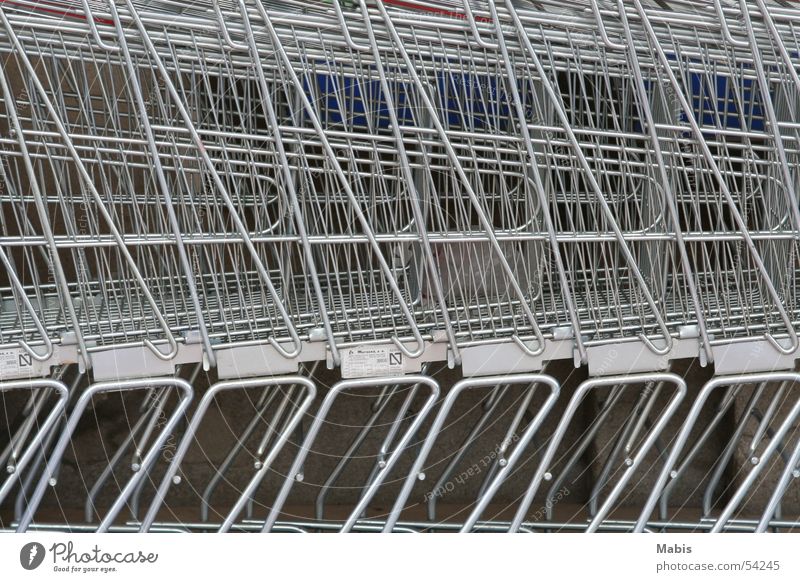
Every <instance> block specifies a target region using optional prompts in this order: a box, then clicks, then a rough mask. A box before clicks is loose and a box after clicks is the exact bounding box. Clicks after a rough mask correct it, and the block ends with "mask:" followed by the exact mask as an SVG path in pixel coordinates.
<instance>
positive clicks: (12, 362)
mask: <svg viewBox="0 0 800 582" xmlns="http://www.w3.org/2000/svg"><path fill="white" fill-rule="evenodd" d="M32 367H33V358H32V357H31V355H30V354H29V353H27V352H24V351H22V350H0V376H15V375H17V374H19V373H20V372H27V371H28V370H29V369H30V368H32Z"/></svg>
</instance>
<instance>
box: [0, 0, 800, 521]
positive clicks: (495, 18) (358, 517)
mask: <svg viewBox="0 0 800 582" xmlns="http://www.w3.org/2000/svg"><path fill="white" fill-rule="evenodd" d="M798 22H800V11H798V9H797V8H796V7H793V6H792V5H790V4H787V3H785V2H779V1H772V0H769V1H768V0H747V1H745V0H709V1H704V2H682V1H678V0H676V1H669V2H654V1H645V0H633V2H622V1H612V0H608V1H604V2H600V1H598V0H591V1H588V0H587V1H578V0H575V1H567V2H563V1H561V2H550V1H549V0H540V1H536V2H533V1H531V2H528V1H526V0H489V1H488V2H484V1H471V0H463V1H451V2H447V1H445V0H441V1H437V2H427V1H426V2H421V1H407V2H406V1H403V2H400V1H395V0H375V1H373V0H356V1H352V2H344V1H340V0H333V2H322V1H320V2H293V1H288V0H287V1H271V0H270V1H262V0H254V1H253V0H238V1H225V2H223V1H220V0H215V1H212V2H206V1H200V2H194V3H189V4H187V3H175V2H145V1H138V0H137V1H134V0H123V1H112V2H104V1H99V0H97V1H96V0H79V1H78V0H76V1H69V2H62V1H59V2H50V1H47V2H44V1H33V0H31V1H28V0H15V1H14V2H10V1H7V2H2V3H0V54H1V55H2V56H1V57H0V58H2V71H1V72H0V90H2V105H0V145H2V149H0V186H1V188H0V206H2V223H0V229H1V232H0V262H2V268H1V269H0V286H1V289H0V293H2V297H0V300H2V303H0V307H1V308H2V310H1V311H0V379H2V384H0V388H3V389H4V390H3V394H5V393H6V391H7V392H8V394H9V398H8V400H7V401H4V403H5V404H4V405H5V407H6V409H7V410H9V411H10V412H8V413H7V415H6V416H7V418H8V421H7V422H6V425H7V431H6V433H7V439H6V441H4V442H5V443H6V446H5V452H4V453H3V459H4V461H5V462H7V466H8V468H9V472H8V475H9V476H8V478H7V479H6V480H5V481H4V483H3V485H2V489H0V500H2V501H3V503H4V507H5V506H6V505H7V506H8V507H9V509H8V513H9V515H10V517H9V518H8V519H10V521H8V523H10V524H11V525H9V526H8V527H14V528H16V529H19V530H25V529H28V528H30V527H38V526H41V527H48V526H50V527H56V525H55V524H54V523H51V521H52V520H50V521H48V519H47V518H46V517H41V518H39V517H37V516H38V515H43V513H42V511H43V510H42V509H41V507H42V501H43V499H44V500H46V499H48V498H49V497H48V496H52V495H53V494H54V493H53V491H51V490H54V489H56V488H57V486H58V484H59V482H62V484H63V482H64V481H65V480H66V481H67V482H69V478H68V477H67V476H64V477H63V479H62V478H61V475H62V474H63V473H64V472H65V471H66V472H68V474H69V475H71V474H72V473H70V467H73V466H78V467H79V468H80V467H82V465H81V463H80V462H78V461H77V460H76V459H72V458H68V456H69V449H70V445H71V447H72V448H73V449H74V448H75V443H76V442H79V441H80V435H81V430H82V429H81V427H83V426H85V423H86V420H85V418H86V417H87V416H89V412H90V411H94V417H95V419H97V423H96V424H97V429H98V431H99V432H100V434H101V437H102V436H103V435H105V437H104V438H106V437H108V434H107V433H104V432H103V431H104V430H106V429H109V428H110V427H116V428H115V429H114V430H115V431H116V432H114V434H115V435H116V434H117V433H118V432H121V433H122V434H123V435H124V437H121V438H120V439H115V440H114V442H113V445H112V446H111V447H110V450H108V451H106V446H105V445H104V446H103V447H102V448H103V451H104V454H103V457H102V458H100V459H95V460H94V461H93V462H92V463H93V464H92V469H91V470H90V471H89V473H92V471H94V473H96V474H94V473H92V475H91V477H90V478H89V480H88V481H87V480H86V479H84V478H83V477H81V480H80V481H76V482H75V483H72V484H71V485H70V487H69V488H71V489H72V490H74V489H76V488H77V489H81V493H82V497H81V499H80V503H79V505H80V506H81V508H82V509H83V511H82V512H81V513H82V515H81V519H77V518H74V517H73V516H71V515H67V514H66V513H64V511H62V512H61V513H62V515H59V516H58V517H61V518H63V519H62V521H64V524H65V525H62V526H61V527H71V528H77V527H78V525H77V522H78V521H81V520H83V521H86V522H88V524H89V525H86V526H85V527H87V528H90V529H98V528H99V529H101V530H108V529H112V528H122V529H126V528H127V529H155V528H165V529H169V528H173V529H174V528H175V527H178V528H182V529H197V528H199V529H213V528H217V529H222V530H231V529H245V530H257V531H261V530H264V531H266V530H280V529H281V528H284V529H302V530H305V529H344V530H353V531H373V530H383V531H393V530H400V531H403V530H408V529H411V530H420V529H434V530H435V529H445V530H448V529H460V530H463V531H472V530H486V531H495V530H497V531H504V530H508V529H511V530H515V531H516V530H531V529H545V530H558V529H571V528H577V529H583V530H586V531H596V530H598V529H612V530H614V529H618V530H636V529H638V530H642V529H645V528H650V529H658V528H665V529H670V528H674V529H700V530H712V529H713V530H748V529H749V530H754V529H759V528H760V529H767V528H773V529H790V528H793V527H795V526H794V521H792V518H788V517H786V516H784V513H787V512H789V513H790V512H791V511H792V509H791V508H792V507H794V505H792V504H793V503H795V502H794V501H792V500H793V498H792V495H793V494H794V493H793V492H794V488H793V487H792V483H793V480H794V479H796V477H797V474H798V472H797V468H798V461H800V457H799V455H800V446H799V445H798V443H799V442H800V440H798V439H797V438H796V437H797V435H795V428H794V427H795V426H796V424H797V422H796V421H797V418H796V417H797V416H798V413H797V411H795V402H800V401H798V399H797V397H796V390H797V389H796V388H795V387H794V383H795V376H794V375H793V374H794V371H795V360H796V358H797V357H798V355H799V353H800V352H798V350H800V339H798V334H797V316H798V313H797V312H798V299H797V289H796V286H797V269H798V261H800V258H799V257H798V250H799V249H798V246H797V245H798V237H800V209H799V208H798V196H797V189H798V188H799V187H800V176H799V175H798V173H799V170H798V168H800V118H799V116H800V73H799V72H798V64H799V63H800V56H798V55H800V40H799V39H800V36H798V32H797V28H796V27H797V23H798ZM689 361H690V362H693V363H692V364H691V365H689V367H688V368H687V367H686V366H687V364H685V363H686V362H689ZM448 369H451V370H455V372H452V373H449V374H450V376H447V374H448V373H447V372H446V370H448ZM443 374H444V375H445V376H447V378H448V379H443V376H442V375H443ZM452 374H457V380H458V382H457V383H456V384H455V385H454V386H450V385H451V384H452V383H453V381H452ZM581 374H583V376H580V375H581ZM704 374H705V375H704ZM712 376H713V377H712ZM209 378H211V380H210V382H211V383H212V384H213V386H211V387H210V388H209V389H208V390H207V391H205V393H204V394H203V395H202V397H200V395H199V394H197V395H196V394H195V392H199V391H200V390H199V388H201V387H202V386H205V384H208V383H209V380H208V379H209ZM328 378H332V380H331V383H334V385H333V386H332V387H331V388H330V389H329V390H328V391H327V392H323V391H322V388H323V386H324V385H325V383H326V382H328V380H327V379H328ZM576 378H579V379H580V380H582V382H579V384H580V385H579V386H578V387H577V388H576V389H575V390H574V392H572V391H571V390H564V389H563V387H565V386H567V385H569V386H571V385H572V384H570V382H574V381H575V379H576ZM337 380H338V382H337ZM204 382H205V384H204ZM704 383H705V387H704V388H703V390H700V391H698V390H696V389H694V388H696V387H697V386H698V385H700V384H704ZM234 394H238V395H239V396H242V395H246V396H242V397H244V398H246V403H247V408H248V411H249V412H248V414H249V416H247V415H245V416H241V415H240V416H239V417H237V418H236V419H235V420H231V421H230V423H229V424H227V425H226V430H229V431H230V432H231V433H232V434H234V435H235V443H234V444H233V445H231V446H230V447H229V448H227V449H225V450H224V451H222V454H221V457H220V459H217V460H211V459H209V458H208V455H205V457H206V461H210V463H211V464H210V466H207V467H206V474H200V473H202V471H200V469H199V468H197V467H196V466H195V465H197V464H199V463H195V464H193V463H191V462H189V459H191V458H192V450H193V449H197V448H201V449H203V448H204V447H205V449H206V450H208V449H209V446H210V445H202V444H201V443H200V440H201V437H203V436H204V435H205V437H206V438H207V437H208V436H209V435H211V436H213V435H214V433H213V429H210V428H209V427H208V423H209V422H211V420H212V419H211V418H210V417H211V416H213V414H212V412H213V410H214V408H213V407H212V404H213V403H214V402H216V400H217V399H220V400H221V399H223V398H226V397H229V396H232V395H234ZM15 398H16V399H15ZM108 398H119V399H120V402H122V403H123V407H124V408H123V409H124V414H123V415H122V416H119V415H117V416H114V414H113V412H109V418H102V417H99V416H98V413H97V410H98V404H97V402H98V401H102V400H103V399H108ZM470 398H472V399H473V400H474V399H478V400H480V406H477V405H476V406H472V407H471V408H469V411H470V413H469V414H467V413H466V412H459V411H460V410H461V408H460V407H463V406H466V404H464V403H465V402H467V401H469V399H470ZM353 399H354V400H353ZM351 400H352V401H353V402H355V403H356V404H352V403H351V404H345V403H346V402H348V403H349V402H351ZM195 401H197V402H195ZM366 401H369V405H368V407H367V408H366V409H364V410H361V409H360V408H359V406H362V407H363V406H364V403H365V402H366ZM126 403H127V404H126ZM339 408H344V409H345V410H350V411H351V412H350V413H352V414H362V415H363V418H360V420H359V422H361V423H363V424H362V425H361V428H360V430H359V431H357V433H356V434H349V433H348V432H347V431H346V430H344V429H342V430H341V431H340V432H338V433H337V432H336V430H335V429H334V430H333V432H332V433H331V434H326V432H325V431H326V430H327V429H330V428H331V427H335V426H338V425H337V422H339V421H337V420H336V418H337V417H336V410H337V409H339ZM358 410H361V412H357V411H358ZM14 414H16V416H15V417H14ZM470 414H471V416H470ZM82 419H84V420H82ZM226 422H227V421H226ZM459 422H460V423H461V424H463V425H464V427H462V428H464V430H465V431H466V432H465V434H464V435H461V436H460V437H459V436H453V432H452V431H454V430H456V429H455V428H453V427H454V426H456V425H457V424H459ZM342 426H343V425H342ZM495 431H499V433H498V435H499V436H498V435H495V436H492V435H494V433H495ZM455 434H456V435H458V434H460V433H458V432H457V430H456V433H455ZM462 437H463V438H462ZM376 438H377V440H378V441H380V442H377V441H375V439H376ZM481 439H483V440H481ZM486 439H494V441H493V442H490V443H489V446H488V450H489V454H486V452H485V449H486V447H487V443H486V442H485V441H486ZM101 440H102V439H101ZM251 441H252V442H251ZM376 442H377V444H376ZM330 443H341V444H343V445H344V446H343V447H342V450H340V451H338V452H336V453H334V452H331V453H330V454H326V455H322V456H324V457H328V458H333V457H334V456H335V457H336V458H337V459H338V461H337V462H336V463H334V464H332V465H331V466H330V467H327V465H325V462H324V460H323V461H321V460H320V459H318V458H316V457H315V454H316V453H319V451H320V450H321V447H324V446H327V445H328V444H330ZM373 445H374V449H375V450H371V449H370V447H373ZM715 447H716V448H715ZM78 448H80V447H78ZM87 449H88V447H87ZM717 449H718V450H717ZM795 449H797V450H795ZM365 450H366V451H367V452H364V451H365ZM165 451H168V452H169V454H166V453H165ZM706 451H715V452H716V453H717V454H715V455H712V456H713V458H710V459H707V458H705V456H704V455H703V454H701V453H704V452H706ZM437 455H438V456H437ZM706 456H707V455H706ZM250 457H252V458H253V459H255V461H254V463H253V464H252V467H251V469H248V471H246V476H247V479H245V481H244V482H243V483H242V484H241V485H240V486H237V488H236V491H237V493H236V495H234V496H233V498H232V499H231V503H230V504H229V506H228V507H226V508H225V510H224V511H216V512H215V514H216V515H217V517H218V519H216V521H215V519H213V516H209V511H210V507H211V505H212V500H213V498H214V495H215V491H216V490H217V489H218V488H220V487H222V488H224V485H225V484H229V483H228V482H229V477H230V476H231V475H233V474H235V473H236V471H237V470H238V471H239V474H242V471H243V470H242V469H241V468H240V461H241V459H242V458H250ZM472 457H477V461H475V460H473V461H472V464H471V465H470V459H471V458H472ZM364 458H368V459H369V460H368V461H364V462H362V460H363V459H364ZM237 459H238V460H237ZM66 460H69V461H70V462H69V463H66V464H65V461H66ZM360 462H362V464H363V463H366V465H365V467H364V468H363V472H364V475H361V476H360V477H359V481H358V482H359V485H358V486H352V485H349V486H347V487H344V488H343V487H342V486H341V483H342V482H343V480H344V479H345V476H346V475H347V474H348V471H349V472H350V473H352V472H353V468H354V466H360V465H359V463H360ZM237 463H239V464H237ZM206 464H207V465H208V463H206ZM465 464H466V466H467V467H469V469H470V470H471V471H467V477H464V476H463V475H464V469H463V467H462V466H464V465H465ZM706 465H708V466H706ZM319 466H325V468H324V470H322V469H319ZM359 470H361V469H359ZM79 472H80V473H81V475H83V472H82V471H79ZM193 472H194V473H193ZM319 472H321V473H322V474H323V475H322V476H321V477H316V476H315V477H314V478H315V479H317V481H318V482H314V483H309V482H308V480H307V479H305V476H306V473H308V475H309V476H311V475H317V474H318V473H319ZM355 472H356V473H358V471H355ZM195 473H197V474H195ZM190 474H191V475H193V476H194V477H195V478H194V479H192V478H190V477H191V475H190ZM456 479H457V480H458V481H459V487H456V485H454V480H456ZM198 480H199V481H198ZM184 481H190V482H192V483H193V484H194V483H197V482H200V481H202V485H201V486H199V487H200V489H198V490H197V495H196V500H195V501H196V502H197V505H199V506H200V512H199V514H200V517H198V518H196V519H195V518H192V520H188V521H187V519H185V518H184V517H181V516H179V515H178V513H176V512H175V511H172V510H170V509H169V508H170V507H173V506H175V503H176V502H174V498H175V496H176V492H175V489H180V488H181V487H183V489H184V490H186V489H187V487H186V486H185V485H186V484H185V483H184ZM695 481H697V482H698V483H701V484H700V485H698V484H697V483H695ZM111 483H119V486H118V490H114V491H111V492H109V491H108V489H109V484H111ZM220 483H222V485H220ZM299 483H303V485H298V484H299ZM571 483H579V484H578V485H569V484H571ZM681 483H683V484H681ZM692 485H695V486H694V487H693V486H692ZM303 487H305V488H306V489H304V491H305V493H302V492H299V491H298V489H303ZM515 487H516V489H515ZM570 487H572V489H570ZM426 488H427V489H426ZM112 489H113V488H112ZM191 489H192V490H194V485H193V486H192V487H191ZM455 489H458V490H459V491H458V492H457V494H454V495H451V496H449V497H450V499H457V500H458V503H460V504H464V505H465V507H466V508H467V509H462V510H458V511H457V512H456V515H457V516H460V517H459V518H458V519H445V518H443V517H441V515H442V511H441V509H442V508H441V507H440V508H439V510H437V505H439V506H442V505H445V502H446V501H447V500H448V495H447V494H449V493H451V492H452V491H453V490H455ZM311 490H313V491H311ZM343 490H344V493H343ZM421 490H426V491H424V492H423V495H427V497H426V498H425V503H424V504H419V503H413V500H414V499H416V497H415V496H417V495H418V491H421ZM573 490H574V491H575V493H567V494H565V493H564V492H565V491H573ZM259 491H261V492H263V491H266V492H267V493H268V497H269V499H268V500H267V501H264V500H262V501H257V493H258V492H259ZM12 492H13V494H12ZM347 492H349V493H350V494H351V498H347V495H346V493H347ZM732 492H733V493H732ZM104 495H105V497H104ZM304 495H305V497H304ZM337 495H338V496H339V497H341V498H342V499H345V498H347V499H345V501H347V502H348V503H350V506H348V509H347V511H346V512H344V513H343V514H342V515H341V516H338V513H337V517H336V518H335V519H334V518H333V517H329V518H326V515H328V514H329V513H330V511H327V513H326V504H327V505H328V506H331V505H336V504H332V503H331V502H330V500H329V498H330V497H337ZM170 496H172V497H170ZM681 496H682V497H681ZM79 497H80V496H79ZM678 497H681V499H683V498H685V499H686V500H687V501H676V499H677V498H678ZM701 497H702V499H700V498H701ZM762 497H763V498H764V499H763V501H764V503H762V504H761V505H763V507H759V508H755V509H754V507H753V506H754V505H758V502H759V501H760V500H762ZM695 498H696V503H695V502H694V501H693V500H695ZM170 499H173V502H172V503H170ZM293 499H300V500H301V502H302V503H306V504H309V505H313V511H312V513H313V515H312V516H307V517H303V518H302V519H300V518H298V519H294V518H293V517H292V515H293V514H292V513H291V511H290V510H289V508H290V507H293V505H292V500H293ZM309 500H311V501H309ZM784 500H785V503H783V505H784V506H785V507H784V506H782V505H781V504H782V502H783V501H784ZM298 503H300V502H298ZM540 504H541V506H542V509H541V510H537V507H538V505H540ZM44 505H47V503H45V504H44ZM254 505H259V506H261V505H265V506H266V507H267V508H268V510H266V509H265V510H263V511H261V513H258V512H257V511H256V509H255V508H254ZM422 505H424V506H425V510H424V511H423V512H422V513H421V514H420V515H416V514H415V513H414V510H412V509H409V507H411V506H422ZM795 505H796V503H795ZM140 506H141V507H140ZM375 506H381V507H384V508H385V511H383V512H382V513H380V512H379V513H377V514H375V513H373V514H370V510H374V507H375ZM568 506H569V507H568ZM784 509H785V511H784ZM556 510H558V511H556ZM336 511H337V512H339V513H341V512H342V509H341V507H339V506H338V505H337V509H336ZM125 512H129V513H130V514H131V515H130V520H129V521H126V518H125V517H124V515H125ZM556 514H558V515H556ZM532 516H533V518H532ZM83 518H85V519H83ZM193 520H194V521H193ZM197 520H199V521H197ZM37 523H38V524H39V525H38V526H37Z"/></svg>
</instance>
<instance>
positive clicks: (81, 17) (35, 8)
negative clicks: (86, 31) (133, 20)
mask: <svg viewBox="0 0 800 582" xmlns="http://www.w3.org/2000/svg"><path fill="white" fill-rule="evenodd" d="M39 3H40V4H41V3H46V2H43V0H39ZM0 4H13V5H14V6H21V7H23V8H30V9H31V10H33V11H35V12H46V13H48V14H55V15H57V16H62V17H66V18H74V19H76V20H86V15H85V14H80V13H77V12H68V11H66V10H60V9H55V8H44V7H42V6H39V5H38V4H37V5H35V6H31V5H30V4H23V3H22V2H14V0H0ZM47 4H49V3H47ZM53 5H54V4H51V6H53ZM55 6H57V5H55ZM94 21H95V22H96V23H98V24H107V25H109V26H111V25H113V24H114V21H113V20H109V19H108V18H95V19H94Z"/></svg>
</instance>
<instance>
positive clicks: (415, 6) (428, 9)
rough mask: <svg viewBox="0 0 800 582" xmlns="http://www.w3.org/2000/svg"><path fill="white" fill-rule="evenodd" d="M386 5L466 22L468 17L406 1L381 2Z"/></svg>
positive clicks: (461, 13) (483, 20)
mask: <svg viewBox="0 0 800 582" xmlns="http://www.w3.org/2000/svg"><path fill="white" fill-rule="evenodd" d="M381 1H382V2H383V3H384V4H391V5H392V6H400V7H401V8H409V9H411V10H420V11H422V12H431V13H433V14H441V15H442V16H449V17H451V18H459V19H461V20H466V18H467V15H466V14H464V13H463V12H456V11H454V10H447V9H445V8H439V7H437V6H425V5H422V4H413V3H411V2H405V1H404V0H381ZM475 20H477V21H478V22H491V19H489V18H486V17H485V16H475Z"/></svg>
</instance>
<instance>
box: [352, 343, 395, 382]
mask: <svg viewBox="0 0 800 582" xmlns="http://www.w3.org/2000/svg"><path fill="white" fill-rule="evenodd" d="M340 353H341V355H342V378H369V377H374V376H396V375H399V374H402V373H403V372H404V366H403V360H404V358H405V356H404V355H403V352H401V351H400V350H398V349H397V348H396V347H394V346H388V345H386V346H358V347H355V348H345V349H343V350H342V351H341V352H340Z"/></svg>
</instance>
